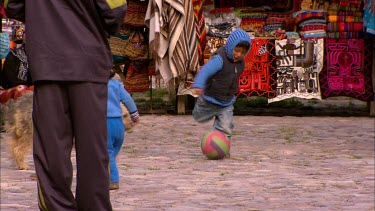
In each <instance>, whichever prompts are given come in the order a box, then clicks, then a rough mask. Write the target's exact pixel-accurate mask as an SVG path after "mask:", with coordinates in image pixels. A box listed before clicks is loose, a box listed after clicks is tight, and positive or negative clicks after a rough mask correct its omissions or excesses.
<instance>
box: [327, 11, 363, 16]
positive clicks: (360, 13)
mask: <svg viewBox="0 0 375 211" xmlns="http://www.w3.org/2000/svg"><path fill="white" fill-rule="evenodd" d="M327 14H328V15H338V16H354V17H362V15H363V14H362V12H350V11H337V10H328V11H327Z"/></svg>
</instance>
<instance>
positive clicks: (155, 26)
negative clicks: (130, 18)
mask: <svg viewBox="0 0 375 211" xmlns="http://www.w3.org/2000/svg"><path fill="white" fill-rule="evenodd" d="M145 24H146V26H147V27H149V29H150V37H149V43H150V50H151V51H152V52H150V53H151V55H154V56H155V60H156V61H157V64H156V65H155V68H156V69H157V70H159V72H160V75H161V76H162V78H163V79H164V82H165V83H168V82H169V81H170V80H171V79H173V78H177V77H180V76H183V75H185V74H186V73H188V72H196V71H197V70H198V64H199V62H198V60H199V57H198V50H197V42H196V41H197V36H196V28H195V22H194V11H193V4H192V1H189V0H164V1H162V0H150V1H149V4H148V8H147V12H146V17H145Z"/></svg>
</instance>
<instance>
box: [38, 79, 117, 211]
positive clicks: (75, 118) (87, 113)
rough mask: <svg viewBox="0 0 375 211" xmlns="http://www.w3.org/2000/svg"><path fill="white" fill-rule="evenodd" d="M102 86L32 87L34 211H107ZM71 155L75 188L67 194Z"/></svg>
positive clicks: (41, 84) (104, 86) (104, 92)
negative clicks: (36, 209) (37, 210)
mask: <svg viewBox="0 0 375 211" xmlns="http://www.w3.org/2000/svg"><path fill="white" fill-rule="evenodd" d="M107 92H108V91H107V84H99V83H88V82H37V83H35V87H34V102H33V123H34V149H33V156H34V163H35V170H36V173H37V177H38V196H39V208H40V210H51V211H60V210H61V211H68V210H79V211H83V210H100V211H105V210H112V207H111V202H110V197H109V172H108V163H109V158H108V153H107ZM73 146H74V147H75V151H76V163H77V186H76V194H75V196H74V194H73V192H72V191H71V186H72V180H73V166H72V162H71V152H72V148H73Z"/></svg>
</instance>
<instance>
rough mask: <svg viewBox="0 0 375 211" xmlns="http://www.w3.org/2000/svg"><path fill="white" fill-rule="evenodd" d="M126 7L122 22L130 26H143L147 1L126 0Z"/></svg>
mask: <svg viewBox="0 0 375 211" xmlns="http://www.w3.org/2000/svg"><path fill="white" fill-rule="evenodd" d="M127 2H128V9H127V10H126V14H125V18H124V21H123V23H124V24H125V25H131V26H144V25H145V15H146V10H147V2H146V1H140V0H127Z"/></svg>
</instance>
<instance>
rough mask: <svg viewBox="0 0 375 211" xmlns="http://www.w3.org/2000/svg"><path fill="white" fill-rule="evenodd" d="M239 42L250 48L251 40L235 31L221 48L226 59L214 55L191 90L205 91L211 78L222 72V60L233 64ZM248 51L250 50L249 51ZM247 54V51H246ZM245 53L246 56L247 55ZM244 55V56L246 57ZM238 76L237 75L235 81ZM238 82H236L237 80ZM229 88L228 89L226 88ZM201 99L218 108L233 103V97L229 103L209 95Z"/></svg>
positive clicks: (242, 32) (242, 31)
mask: <svg viewBox="0 0 375 211" xmlns="http://www.w3.org/2000/svg"><path fill="white" fill-rule="evenodd" d="M240 42H248V43H249V44H250V46H251V39H250V36H249V35H248V34H247V33H246V32H245V31H244V30H242V29H236V30H235V31H234V32H233V33H232V34H231V35H230V36H229V37H228V39H227V41H226V44H225V46H224V47H223V48H225V55H226V58H222V56H220V55H219V54H215V55H214V56H213V57H212V58H211V59H210V60H209V61H208V62H207V63H206V64H205V65H203V67H202V68H201V69H200V71H199V72H198V74H197V76H196V78H195V80H194V83H193V86H192V87H193V88H200V89H206V88H207V85H208V84H209V82H210V80H211V79H212V77H213V76H214V75H215V74H217V73H218V72H219V71H222V70H223V65H224V59H225V60H226V61H228V62H229V63H233V50H234V48H235V47H236V46H237V45H238V44H239V43H240ZM249 50H250V49H249ZM248 52H249V51H248ZM248 52H246V54H247V53H248ZM246 54H245V56H246ZM238 62H239V63H243V62H244V61H243V60H241V61H238ZM229 71H231V72H232V73H233V74H236V73H235V71H234V70H233V71H232V70H229ZM242 71H243V69H242V70H238V72H242ZM239 75H240V74H237V79H238V77H239ZM237 81H238V80H237ZM228 88H229V87H228ZM202 97H203V98H204V99H205V100H207V101H209V102H211V103H213V104H216V105H220V106H229V105H231V104H233V103H234V102H235V96H234V94H233V97H232V99H231V100H229V101H224V100H219V99H217V98H215V97H213V96H210V95H209V94H207V93H205V94H203V95H202Z"/></svg>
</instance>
